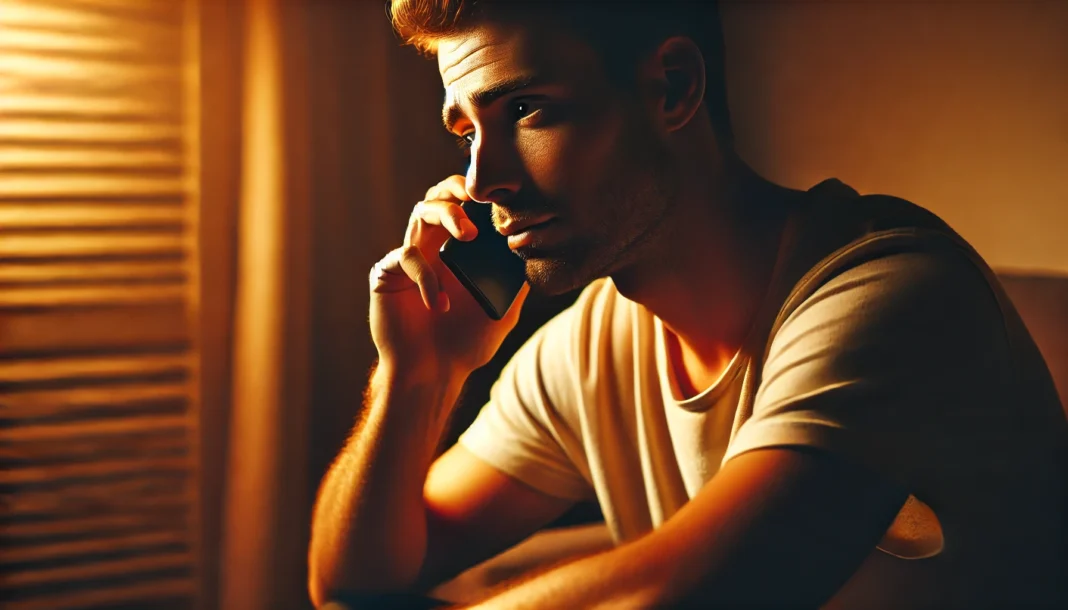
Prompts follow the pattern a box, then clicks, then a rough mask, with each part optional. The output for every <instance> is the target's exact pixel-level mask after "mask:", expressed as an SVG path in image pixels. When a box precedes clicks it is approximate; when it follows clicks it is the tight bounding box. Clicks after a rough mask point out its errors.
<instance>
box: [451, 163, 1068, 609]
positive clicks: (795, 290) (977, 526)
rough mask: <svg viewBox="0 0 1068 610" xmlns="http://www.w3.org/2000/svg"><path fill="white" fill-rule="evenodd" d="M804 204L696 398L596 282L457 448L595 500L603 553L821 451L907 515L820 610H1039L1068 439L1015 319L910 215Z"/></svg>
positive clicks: (848, 204) (960, 246)
mask: <svg viewBox="0 0 1068 610" xmlns="http://www.w3.org/2000/svg"><path fill="white" fill-rule="evenodd" d="M810 194H811V196H810V197H809V203H808V204H807V205H806V206H804V207H803V208H801V209H799V210H797V212H796V213H795V214H794V215H793V218H792V220H791V222H790V225H789V227H790V229H789V230H788V234H787V235H788V237H787V239H786V240H785V242H784V244H783V246H782V250H781V252H780V259H779V263H778V264H777V267H776V272H775V279H774V280H773V284H772V285H773V288H772V290H771V291H770V296H769V298H768V300H767V302H766V303H765V305H764V307H763V309H762V311H761V313H760V314H758V316H757V322H756V323H755V324H754V327H753V331H752V332H751V333H750V337H749V339H748V340H747V341H746V342H745V345H744V346H743V348H742V349H741V351H739V352H738V354H737V355H736V356H735V357H734V358H733V360H732V362H731V363H730V365H729V367H728V368H727V369H726V371H725V372H724V373H723V375H722V377H721V378H720V379H719V380H718V381H717V382H716V383H714V384H713V385H712V386H711V387H708V388H706V389H704V390H703V391H702V392H700V393H699V394H698V395H697V396H694V397H692V398H688V399H685V400H680V394H679V390H678V387H677V384H676V382H675V377H674V372H673V370H672V365H671V364H670V359H669V357H668V351H667V349H666V347H665V345H666V344H665V329H664V327H663V325H662V323H661V322H660V320H659V319H657V318H656V317H655V316H654V315H652V314H651V313H650V312H649V311H647V310H646V309H645V308H644V307H642V306H641V305H639V304H638V303H635V302H633V301H630V300H628V299H626V298H625V297H623V296H622V295H620V294H619V292H618V291H617V290H616V289H615V287H614V285H613V284H612V282H611V280H608V279H603V280H598V281H596V282H594V283H593V284H591V285H590V286H589V287H588V288H587V289H586V290H585V291H583V293H582V294H581V296H580V297H579V298H578V300H577V302H576V303H575V304H574V305H573V306H571V307H570V308H569V309H567V310H566V311H564V312H563V313H561V314H560V315H558V316H557V317H556V318H554V319H553V320H551V321H550V322H549V323H547V324H546V325H545V326H543V327H542V328H541V329H539V330H538V331H537V332H536V333H535V334H534V335H533V336H532V337H531V338H530V339H529V340H528V342H527V343H526V344H525V345H524V346H523V347H522V348H521V349H520V350H519V351H518V352H517V353H516V355H515V356H514V357H513V359H512V360H511V361H510V362H509V363H508V365H507V366H506V367H505V369H504V370H503V372H502V374H501V377H500V379H499V380H498V381H497V382H496V384H495V385H494V386H493V389H492V391H491V395H490V401H489V403H488V404H487V405H486V406H485V407H484V408H483V409H482V411H481V412H480V414H479V416H478V417H477V419H476V420H475V422H474V423H473V424H472V425H471V427H470V428H469V429H468V430H467V431H466V432H465V433H464V434H463V435H462V436H461V438H460V443H461V444H462V445H463V446H464V447H466V448H467V449H468V450H470V451H471V452H472V453H474V454H475V455H476V456H478V457H480V458H481V459H483V460H485V461H486V462H487V463H489V464H491V465H493V466H494V467H496V468H498V469H499V470H501V471H503V472H505V473H507V474H509V475H510V476H512V477H514V478H516V479H517V480H519V481H521V482H523V483H525V484H527V485H529V486H530V487H533V488H535V489H538V490H540V491H542V492H544V493H546V494H549V495H552V496H558V497H563V498H570V499H576V500H579V499H596V501H597V502H599V504H600V506H601V509H602V512H603V513H604V516H605V520H606V523H607V525H608V527H609V529H610V531H611V533H612V535H613V537H614V539H615V540H616V541H617V542H625V541H628V540H632V539H634V538H637V537H639V536H641V535H643V534H645V533H647V532H649V531H650V530H652V529H654V528H656V527H658V526H659V525H661V524H662V523H663V522H664V521H666V520H667V519H669V518H670V517H671V516H672V515H673V514H675V512H677V511H678V510H679V508H681V507H682V505H683V504H685V503H686V502H687V501H688V500H689V499H690V498H692V497H693V496H694V495H696V494H697V493H698V491H699V490H700V489H701V488H702V487H703V486H704V484H705V483H707V482H708V481H709V480H710V479H711V478H712V477H713V476H715V474H716V472H717V471H718V470H719V468H720V467H721V466H722V464H723V463H725V462H726V461H727V460H729V459H731V458H732V457H734V456H736V455H739V454H741V453H743V452H746V451H751V450H754V449H760V448H766V447H788V446H803V447H812V448H817V449H819V450H823V451H827V452H831V453H834V454H836V455H840V456H842V457H844V458H846V459H849V460H853V461H856V462H859V463H862V464H865V465H867V466H869V467H871V468H872V469H874V470H875V471H876V472H879V473H881V474H882V475H883V476H886V477H888V478H890V479H891V480H894V481H897V482H899V483H901V484H902V485H904V486H905V487H906V488H907V489H908V490H909V492H910V493H911V496H910V498H909V500H908V502H907V503H906V505H905V507H904V508H903V509H902V511H901V513H899V515H898V517H897V519H896V520H895V522H894V524H893V525H892V526H891V527H890V529H889V530H888V531H887V533H886V535H885V536H884V538H883V540H882V542H881V543H880V544H879V546H878V548H877V549H876V550H873V552H872V554H871V555H870V556H869V557H868V559H867V560H866V561H865V562H864V564H863V565H862V566H861V568H860V569H859V570H858V571H857V573H856V574H854V576H853V578H852V579H850V581H849V582H848V583H847V584H846V585H845V586H844V587H843V588H842V589H841V590H840V591H839V592H838V594H837V595H836V596H835V597H834V598H833V599H832V600H831V602H830V603H829V604H828V605H827V606H826V607H830V608H837V607H850V608H852V607H855V608H865V609H868V608H880V607H886V608H903V607H909V608H912V607H962V606H965V605H966V606H968V607H974V605H975V603H977V602H979V601H981V602H983V603H989V602H991V601H992V597H991V596H1002V597H1006V596H1008V595H1010V594H1008V593H1005V592H1004V591H1005V590H1006V589H1008V590H1011V591H1013V593H1012V594H1011V595H1012V599H1011V600H1005V601H1006V602H1008V601H1012V602H1014V603H1015V602H1021V601H1022V602H1026V600H1027V599H1028V598H1029V597H1031V596H1034V599H1035V600H1036V601H1041V600H1048V599H1049V597H1048V596H1049V595H1050V593H1049V587H1050V585H1051V583H1049V582H1045V581H1043V580H1042V578H1043V574H1045V573H1047V572H1048V571H1049V570H1050V569H1051V566H1058V565H1059V566H1061V567H1060V568H1059V570H1060V571H1059V572H1058V573H1059V574H1064V573H1065V572H1066V568H1065V567H1064V566H1065V564H1064V555H1065V549H1064V546H1063V545H1064V541H1065V539H1066V537H1065V535H1064V520H1065V519H1064V515H1065V514H1066V511H1068V507H1066V505H1065V498H1064V493H1063V490H1064V482H1065V479H1066V477H1068V472H1066V468H1065V463H1064V461H1063V457H1058V456H1063V455H1065V454H1064V453H1063V452H1064V450H1065V446H1066V444H1068V424H1066V422H1065V416H1064V413H1063V411H1062V410H1061V407H1060V403H1059V401H1058V399H1057V396H1056V393H1055V390H1054V388H1053V383H1052V381H1051V380H1050V377H1049V373H1048V370H1047V369H1046V368H1045V364H1044V363H1043V361H1042V360H1041V357H1040V356H1039V355H1038V352H1037V350H1036V348H1035V346H1034V344H1033V342H1032V341H1031V339H1030V336H1029V335H1028V334H1027V332H1026V330H1025V329H1024V326H1023V324H1022V322H1021V321H1020V319H1019V316H1018V315H1017V314H1016V312H1015V310H1014V309H1013V308H1012V306H1011V304H1010V303H1009V302H1008V299H1007V298H1006V297H1005V296H1004V293H1003V292H1002V291H1001V289H1000V287H999V286H998V285H997V283H996V280H994V279H993V275H992V274H991V273H990V271H989V269H988V268H987V267H986V265H985V264H984V263H983V262H982V261H981V259H979V257H978V255H976V254H975V253H974V251H972V250H971V249H970V248H969V247H967V245H966V244H964V243H963V241H962V240H960V239H959V237H957V236H956V235H955V234H953V233H952V231H950V230H949V229H948V228H947V227H944V225H941V224H940V221H938V220H937V219H935V218H934V217H933V216H930V215H929V214H927V213H926V212H924V211H923V210H921V209H919V208H916V207H915V206H911V204H907V203H906V202H902V201H900V200H890V199H889V198H883V199H879V200H874V201H870V200H872V199H874V198H868V197H866V198H860V197H858V196H857V194H856V192H855V191H853V190H852V189H850V188H849V187H847V186H845V185H844V184H842V183H841V182H838V181H837V180H828V181H825V182H823V183H821V184H820V185H817V186H816V187H814V188H813V189H811V190H810ZM887 219H889V220H887ZM695 279H696V278H695ZM1058 562H1060V563H1058ZM1044 570H1045V571H1046V572H1044ZM1027 575H1029V576H1027ZM1025 577H1026V579H1029V581H1028V582H1022V579H1025Z"/></svg>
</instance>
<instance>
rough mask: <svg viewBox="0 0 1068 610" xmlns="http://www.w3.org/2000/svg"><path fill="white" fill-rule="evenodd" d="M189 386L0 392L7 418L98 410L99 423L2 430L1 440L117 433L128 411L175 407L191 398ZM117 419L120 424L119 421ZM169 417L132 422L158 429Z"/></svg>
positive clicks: (0, 404) (144, 428) (1, 408)
mask: <svg viewBox="0 0 1068 610" xmlns="http://www.w3.org/2000/svg"><path fill="white" fill-rule="evenodd" d="M188 394H189V387H188V385H187V384H185V382H177V384H175V382H167V384H159V385H137V386H129V387H124V386H111V387H101V388H97V387H90V388H72V389H59V390H38V391H33V392H13V393H3V394H0V418H3V419H6V420H19V419H26V420H33V419H41V418H47V417H54V416H58V415H63V413H67V415H68V416H69V417H70V418H72V419H74V418H76V417H77V416H79V415H80V413H82V412H85V411H89V412H91V413H94V415H95V416H96V417H98V418H101V419H100V421H99V422H95V423H83V422H82V423H79V424H77V425H76V426H75V428H74V429H70V431H67V429H65V428H62V427H60V426H44V427H41V428H40V429H38V428H37V427H28V426H23V427H20V428H18V429H12V431H4V429H0V441H6V442H17V441H18V440H31V439H38V438H56V436H53V435H60V437H69V436H74V435H76V434H85V435H91V434H114V432H115V427H114V426H123V425H125V424H126V422H125V420H123V419H115V416H120V415H122V413H123V412H124V411H135V410H137V411H139V412H144V411H145V410H146V408H147V407H153V406H155V407H157V408H160V410H164V412H166V410H170V409H162V407H171V408H173V406H174V405H175V404H177V405H184V404H185V403H186V400H187V398H188ZM116 422H117V423H116ZM164 422H170V420H169V419H163V420H162V421H161V422H160V421H153V420H141V419H139V420H136V421H135V422H132V424H131V425H133V426H135V427H136V428H137V429H141V431H154V429H159V427H158V426H160V425H163V423H164ZM119 432H123V433H125V432H127V431H126V428H124V427H120V428H119Z"/></svg>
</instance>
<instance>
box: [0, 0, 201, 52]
mask: <svg viewBox="0 0 1068 610" xmlns="http://www.w3.org/2000/svg"><path fill="white" fill-rule="evenodd" d="M180 16H181V14H180V13H178V12H177V11H176V13H175V14H174V18H173V19H170V20H167V19H160V20H155V19H136V18H133V19H131V17H132V15H129V14H121V13H120V14H116V13H115V12H107V11H101V10H92V5H86V4H82V5H81V6H79V5H78V3H77V2H61V1H49V0H4V10H3V12H2V13H0V25H2V26H5V27H10V28H12V29H15V28H18V29H24V28H25V29H47V30H52V31H57V30H58V31H64V30H67V29H71V28H72V27H73V26H75V25H77V26H78V27H79V28H81V30H82V31H83V32H102V33H110V34H111V35H113V36H114V35H115V34H116V33H118V32H122V30H121V29H119V28H124V27H125V28H129V27H130V26H131V25H136V29H134V30H130V31H126V32H122V34H123V37H127V36H129V37H135V36H139V35H140V36H145V35H156V36H167V37H169V38H170V39H171V42H172V44H174V45H177V44H178V43H179V40H178V39H179V37H180V36H181V29H180V27H181V21H180Z"/></svg>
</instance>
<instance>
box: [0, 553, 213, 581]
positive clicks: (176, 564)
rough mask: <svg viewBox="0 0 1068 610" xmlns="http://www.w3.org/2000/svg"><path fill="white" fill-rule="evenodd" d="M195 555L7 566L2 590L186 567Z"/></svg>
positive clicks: (1, 578) (181, 554)
mask: <svg viewBox="0 0 1068 610" xmlns="http://www.w3.org/2000/svg"><path fill="white" fill-rule="evenodd" d="M191 559H192V557H190V554H189V552H188V551H183V552H176V553H166V554H160V555H149V556H146V557H132V558H124V559H115V560H97V561H94V562H92V563H87V564H83V565H73V566H63V567H57V568H38V567H34V568H32V569H26V570H5V571H4V574H3V576H0V591H5V590H11V589H14V588H16V587H24V586H28V585H43V584H58V583H69V582H72V581H79V580H88V579H93V578H106V577H109V576H129V575H132V574H136V573H138V572H151V571H153V570H163V569H167V568H187V567H188V566H189V565H190V562H191Z"/></svg>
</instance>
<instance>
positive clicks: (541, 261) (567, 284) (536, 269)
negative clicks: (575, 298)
mask: <svg viewBox="0 0 1068 610" xmlns="http://www.w3.org/2000/svg"><path fill="white" fill-rule="evenodd" d="M526 263H527V281H528V282H529V283H530V288H531V289H532V290H535V291H537V292H539V293H541V294H544V295H548V296H557V295H561V294H564V293H565V292H570V291H572V290H576V289H578V288H582V287H583V286H585V285H586V284H589V283H590V282H591V281H593V280H594V279H596V278H593V277H587V275H588V274H586V273H582V266H581V265H576V264H574V263H572V262H569V261H567V260H562V259H558V258H528V259H527V260H526Z"/></svg>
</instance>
